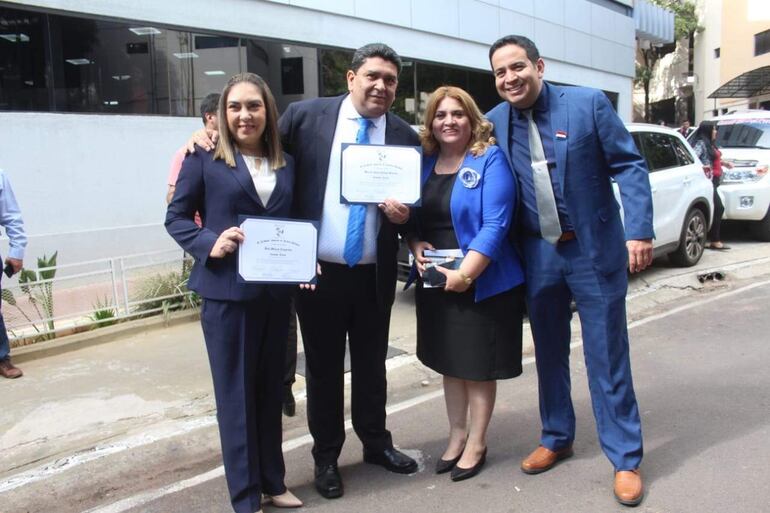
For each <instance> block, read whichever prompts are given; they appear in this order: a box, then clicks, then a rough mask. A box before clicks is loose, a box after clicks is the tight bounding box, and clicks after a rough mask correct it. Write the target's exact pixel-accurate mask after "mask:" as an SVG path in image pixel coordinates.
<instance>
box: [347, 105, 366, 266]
mask: <svg viewBox="0 0 770 513" xmlns="http://www.w3.org/2000/svg"><path fill="white" fill-rule="evenodd" d="M371 126H372V121H371V120H369V119H366V118H358V133H357V134H356V142H357V143H358V144H369V127H371ZM365 224H366V205H350V212H349V214H348V230H347V233H346V234H345V251H344V252H343V253H342V256H343V258H344V259H345V263H346V264H348V265H349V266H350V267H353V266H354V265H356V264H357V263H358V261H359V260H361V257H362V256H363V254H364V227H365Z"/></svg>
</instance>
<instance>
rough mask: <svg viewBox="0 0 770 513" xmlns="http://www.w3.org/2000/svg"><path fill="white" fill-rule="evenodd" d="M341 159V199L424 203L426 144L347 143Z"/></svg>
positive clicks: (343, 147) (408, 203)
mask: <svg viewBox="0 0 770 513" xmlns="http://www.w3.org/2000/svg"><path fill="white" fill-rule="evenodd" d="M340 160H341V162H340V166H341V168H340V202H342V203H382V202H383V201H384V200H386V199H395V200H397V201H400V202H401V203H403V204H404V205H414V206H416V205H419V204H420V187H421V185H422V184H421V176H420V175H421V173H422V148H420V147H418V146H393V145H381V144H343V145H342V158H341V159H340Z"/></svg>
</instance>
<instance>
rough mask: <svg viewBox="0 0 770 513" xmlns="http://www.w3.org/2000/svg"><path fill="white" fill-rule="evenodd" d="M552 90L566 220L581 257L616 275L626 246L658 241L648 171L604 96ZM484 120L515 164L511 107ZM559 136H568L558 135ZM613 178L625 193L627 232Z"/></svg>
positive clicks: (578, 89) (551, 87)
mask: <svg viewBox="0 0 770 513" xmlns="http://www.w3.org/2000/svg"><path fill="white" fill-rule="evenodd" d="M548 86H549V91H550V97H549V98H548V105H549V106H550V107H549V108H550V115H551V129H552V130H553V132H554V137H553V141H554V152H555V154H556V171H557V173H558V179H559V185H560V186H561V190H562V194H563V197H564V202H565V204H566V207H567V215H568V216H569V219H570V222H571V223H572V224H573V226H574V227H575V233H576V235H577V241H578V244H579V245H580V249H581V251H582V252H583V254H584V255H587V256H588V257H589V258H590V259H591V260H592V262H593V264H594V267H595V268H596V269H597V270H599V271H600V272H602V273H604V274H607V273H610V272H613V271H616V270H618V269H621V268H622V267H624V266H626V265H628V251H627V250H626V245H625V241H626V240H632V239H652V238H653V237H654V236H655V234H654V231H653V226H652V193H651V192H650V180H649V176H648V171H647V165H646V164H645V162H644V159H642V157H641V155H639V151H638V150H637V148H636V145H635V144H634V141H633V139H632V138H631V135H630V134H629V133H628V130H626V127H625V126H624V125H623V122H622V121H621V119H620V118H619V117H618V115H617V114H616V113H615V111H614V110H613V109H612V105H611V104H610V102H609V100H608V99H607V97H606V95H605V94H604V93H603V92H601V91H599V90H598V89H590V88H586V87H560V86H556V85H553V84H551V83H549V84H548ZM487 118H488V119H489V120H490V121H491V122H492V123H494V125H495V132H494V133H495V137H496V138H497V140H498V144H500V148H501V149H502V150H503V152H504V153H505V155H506V156H507V157H508V162H509V163H510V162H511V155H510V147H509V144H508V141H509V130H510V119H511V105H510V104H509V103H508V102H502V103H500V104H499V105H497V106H496V107H495V108H494V109H492V110H491V111H489V113H487ZM557 133H559V134H560V135H563V136H564V137H556V134H557ZM513 171H514V173H522V172H527V173H528V172H530V170H529V169H526V170H521V169H514V170H513ZM612 179H614V180H615V181H616V182H617V183H618V186H619V188H620V197H621V200H622V202H623V210H624V212H625V228H624V223H623V221H621V219H620V212H619V210H620V208H619V206H618V203H617V201H616V200H615V196H614V194H613V191H612Z"/></svg>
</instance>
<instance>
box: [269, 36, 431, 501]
mask: <svg viewBox="0 0 770 513" xmlns="http://www.w3.org/2000/svg"><path fill="white" fill-rule="evenodd" d="M400 71H401V59H400V57H399V56H398V54H396V52H394V51H393V50H392V49H391V48H389V47H388V46H386V45H384V44H377V43H375V44H369V45H366V46H364V47H362V48H359V49H358V50H357V51H356V52H355V54H354V56H353V59H352V62H351V65H350V70H348V72H347V84H348V91H349V94H345V95H342V96H338V97H334V98H316V99H312V100H305V101H301V102H297V103H293V104H291V105H290V106H289V107H288V109H287V110H286V112H284V114H283V116H281V120H280V131H281V136H282V141H283V145H284V149H285V150H286V151H287V152H288V153H289V154H291V155H292V156H293V157H294V161H295V166H296V167H295V169H296V173H297V175H296V176H297V179H296V186H295V191H294V215H295V216H297V217H299V218H304V219H314V220H319V221H320V223H321V224H320V232H319V241H318V256H319V261H320V262H319V264H320V267H321V275H320V276H319V277H318V283H317V285H316V289H315V291H310V290H302V291H300V292H299V294H298V295H297V298H296V306H297V314H298V315H299V322H300V329H301V330H302V340H303V344H304V347H305V359H306V360H305V361H306V378H307V411H308V426H309V428H310V433H311V435H312V436H313V441H314V444H313V458H314V460H315V486H316V489H317V490H318V491H319V493H320V494H321V495H323V496H324V497H326V498H335V497H340V496H341V495H342V493H343V488H342V480H341V477H340V474H339V470H338V468H337V458H338V457H339V455H340V451H341V450H342V445H343V443H344V440H345V427H344V393H343V390H344V356H345V341H346V339H347V340H348V342H349V347H350V363H351V416H352V421H353V428H354V430H355V432H356V434H357V435H358V437H359V438H360V439H361V442H362V443H363V445H364V461H366V462H368V463H374V464H378V465H382V466H383V467H385V468H387V469H388V470H390V471H392V472H397V473H402V474H409V473H413V472H415V471H416V470H417V463H416V462H415V461H414V460H413V459H412V458H410V457H408V456H406V455H405V454H403V453H401V452H399V451H398V450H396V449H395V448H394V447H393V441H392V438H391V435H390V432H388V430H387V429H386V427H385V403H386V399H387V382H386V378H385V358H386V354H387V350H388V330H389V326H390V310H391V306H392V305H393V300H394V298H395V287H396V252H397V250H398V237H397V229H396V225H397V224H403V223H405V222H406V221H407V220H408V218H409V209H408V207H406V206H404V205H402V204H400V203H398V202H395V201H386V202H385V203H384V204H382V205H380V206H379V209H378V208H377V206H375V205H370V206H368V207H364V206H359V207H351V206H350V205H346V204H341V203H340V150H341V145H342V144H343V143H355V142H359V143H371V144H394V145H410V146H417V145H419V141H418V138H417V135H416V134H415V133H414V131H413V130H412V129H411V127H410V126H409V125H408V124H407V123H406V122H405V121H403V120H402V119H400V118H399V117H398V116H395V115H394V114H391V113H389V112H388V110H389V109H390V107H391V105H392V104H393V100H394V99H395V95H396V86H397V85H398V74H399V72H400ZM356 216H359V217H356ZM355 219H358V220H359V221H360V225H358V226H359V227H360V229H361V230H363V232H361V231H358V232H357V233H358V235H357V236H356V235H354V234H355V233H356V232H355V231H352V232H351V230H354V229H353V225H354V222H355ZM356 237H357V238H356ZM354 239H355V242H351V241H352V240H354Z"/></svg>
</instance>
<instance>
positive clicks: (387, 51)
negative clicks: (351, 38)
mask: <svg viewBox="0 0 770 513" xmlns="http://www.w3.org/2000/svg"><path fill="white" fill-rule="evenodd" d="M372 57H379V58H380V59H382V60H385V61H388V62H392V63H393V64H395V66H396V69H397V70H398V73H399V74H400V73H401V66H402V63H401V57H399V56H398V54H397V53H396V51H395V50H394V49H393V48H391V47H389V46H388V45H386V44H385V43H369V44H368V45H364V46H362V47H361V48H359V49H358V50H356V51H355V53H354V54H353V59H352V60H351V61H350V69H351V70H353V72H356V71H358V68H360V67H361V66H362V65H363V64H364V62H365V61H366V59H370V58H372Z"/></svg>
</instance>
